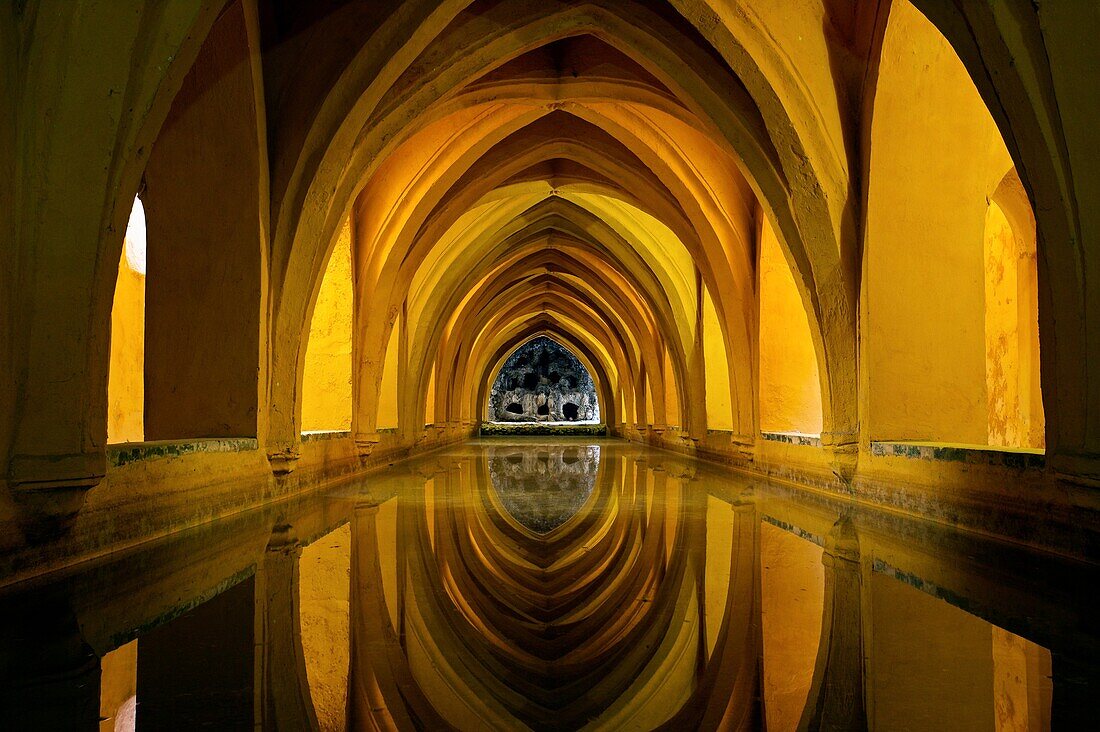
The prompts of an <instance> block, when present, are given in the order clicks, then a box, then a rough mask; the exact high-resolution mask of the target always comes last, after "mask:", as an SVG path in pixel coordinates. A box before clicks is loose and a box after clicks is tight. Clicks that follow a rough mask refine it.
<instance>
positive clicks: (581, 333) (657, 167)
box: [271, 2, 854, 444]
mask: <svg viewBox="0 0 1100 732" xmlns="http://www.w3.org/2000/svg"><path fill="white" fill-rule="evenodd" d="M409 6H410V7H409V13H410V17H409V18H408V19H410V20H411V17H412V15H415V12H414V11H413V8H415V7H418V6H417V4H416V3H412V4H409ZM449 8H450V6H449V5H447V4H443V5H442V6H441V7H440V8H439V9H438V11H437V12H436V13H434V14H432V15H431V16H430V17H429V18H424V19H421V20H420V23H421V26H420V29H419V32H418V33H416V34H414V35H413V36H412V39H411V40H410V41H409V43H410V47H407V48H405V49H403V52H405V53H413V52H414V51H415V55H414V57H413V60H412V61H411V62H410V63H408V64H407V65H406V66H405V68H404V70H403V71H402V72H401V73H400V74H397V75H396V76H395V77H393V78H388V77H387V76H386V74H384V73H377V74H376V76H375V80H374V83H373V84H371V85H363V84H361V83H359V84H357V83H356V81H355V76H354V74H347V73H345V74H344V75H343V76H341V77H340V78H339V80H338V81H337V82H335V83H334V84H333V85H332V89H331V90H330V92H329V94H328V96H327V98H326V99H325V100H319V102H318V104H319V106H318V115H317V117H316V118H314V119H313V120H312V121H311V122H310V124H309V125H308V128H307V129H308V134H307V135H306V138H305V140H304V143H305V148H304V149H303V155H304V156H306V157H303V158H302V159H301V160H300V162H299V163H298V164H297V165H296V166H295V174H294V175H293V176H291V177H290V178H288V179H287V180H286V185H287V191H286V195H287V196H288V197H290V198H289V199H288V200H294V198H295V197H298V196H300V198H298V199H297V200H298V204H299V205H295V206H291V207H287V208H284V209H282V210H280V211H279V214H278V216H277V218H276V229H275V231H274V232H273V247H274V249H273V258H274V264H275V265H276V270H275V271H276V273H277V274H276V276H279V277H281V278H283V284H282V287H281V293H282V295H281V297H280V298H279V300H278V301H276V302H275V303H274V307H275V311H274V314H275V322H274V326H275V327H276V329H277V333H279V332H284V333H285V334H286V335H285V337H286V338H290V339H293V338H299V339H300V334H301V333H302V332H303V331H304V330H305V329H307V328H308V323H309V318H310V315H311V313H310V310H309V307H308V304H309V303H311V302H312V300H313V298H314V297H315V296H316V290H317V288H318V287H319V276H318V273H319V272H320V271H322V269H323V267H322V265H323V264H324V262H325V260H326V258H327V256H328V251H329V250H330V248H331V246H332V245H333V243H334V241H335V239H336V235H337V233H338V231H339V228H340V226H341V222H343V221H344V220H345V219H347V218H348V217H349V216H350V217H351V220H352V222H353V229H354V236H353V242H354V270H355V297H356V303H357V306H356V312H357V315H356V322H355V325H354V334H355V343H356V352H355V358H354V377H353V378H354V380H355V394H356V400H355V408H354V415H353V432H354V433H355V434H356V435H357V436H358V437H359V438H360V439H362V440H365V441H367V442H369V441H371V440H372V439H376V438H374V437H372V436H373V435H375V434H376V433H377V430H378V429H379V427H378V425H379V424H380V421H379V419H380V418H379V405H380V403H381V402H382V401H384V400H385V399H386V397H385V395H384V394H385V393H387V392H388V390H389V389H390V388H391V387H390V386H388V385H386V384H383V380H384V375H385V371H386V364H387V354H388V353H390V349H393V348H395V347H396V348H400V349H401V357H400V359H401V372H402V377H401V386H400V388H399V389H398V401H397V404H398V406H397V410H398V414H397V418H396V421H397V423H398V424H399V430H403V431H409V430H418V429H419V428H420V425H423V424H425V423H426V415H427V414H428V413H430V414H431V417H432V419H431V420H427V421H428V422H434V423H435V424H457V423H468V422H470V421H472V420H478V419H480V418H481V417H482V416H483V414H482V413H483V404H484V395H485V389H486V385H487V383H488V382H489V380H490V379H491V375H492V369H494V368H496V367H498V366H499V361H500V359H501V354H502V353H504V352H508V351H510V350H514V348H515V347H517V346H518V345H519V344H520V342H522V340H523V339H526V338H530V337H531V336H532V335H533V334H535V333H550V332H553V333H554V334H555V335H557V336H559V337H561V338H562V339H563V342H568V343H569V344H570V347H575V348H576V350H577V352H578V354H580V355H581V356H582V357H583V358H585V359H586V360H588V361H589V363H590V365H591V367H592V373H593V375H594V377H595V378H596V380H597V382H598V384H599V386H598V388H599V390H600V394H601V398H602V399H603V403H604V404H605V405H607V411H606V414H607V415H608V418H612V417H613V419H614V420H616V422H617V424H618V425H622V426H623V427H626V426H628V425H629V426H630V427H633V426H634V425H635V424H637V425H643V424H648V423H650V422H652V424H653V425H655V426H657V427H658V428H664V427H665V426H666V425H667V426H675V427H678V428H680V429H682V430H683V431H684V433H685V434H687V435H693V436H695V437H699V436H702V435H704V434H705V433H706V431H707V429H708V428H711V429H713V428H715V427H719V426H720V427H721V428H723V429H727V430H729V431H730V432H731V433H732V434H734V435H735V436H737V435H740V436H743V437H742V439H746V440H747V439H751V435H753V434H755V432H756V429H757V427H756V419H757V418H756V414H755V398H754V393H753V379H754V370H755V367H756V366H755V364H756V358H755V329H756V313H755V308H756V304H755V302H756V301H755V295H754V292H755V277H756V274H755V259H756V256H757V253H756V251H755V241H756V236H757V231H758V228H759V226H760V217H762V216H765V217H767V218H769V219H770V221H771V225H772V226H773V227H774V229H775V230H776V231H777V232H779V234H780V240H781V241H782V244H783V247H784V250H785V252H786V256H787V257H788V259H789V261H790V262H791V263H792V265H794V266H795V268H796V271H797V277H796V282H797V284H798V286H799V289H800V291H801V293H802V297H803V301H804V305H805V308H806V310H807V313H808V315H809V320H810V322H811V332H812V333H813V336H812V337H813V339H814V343H815V350H816V352H817V355H818V359H819V361H820V362H821V363H823V364H825V365H827V364H828V361H829V358H830V357H841V356H842V354H841V352H842V351H844V349H846V348H849V347H850V342H851V338H850V335H844V334H850V331H851V328H852V322H851V319H852V308H851V304H850V301H849V298H850V293H851V285H850V284H845V282H844V279H843V277H842V276H841V275H840V272H841V253H840V251H839V249H838V247H837V245H836V243H835V242H836V240H837V235H836V227H835V221H834V218H835V217H832V216H831V215H830V214H829V212H828V211H826V210H824V209H823V208H822V202H823V201H822V199H821V197H820V196H817V197H815V198H814V200H813V201H812V202H808V203H807V205H805V206H798V205H797V203H798V199H799V197H800V195H802V193H803V192H804V190H803V185H802V184H803V183H804V182H805V180H806V177H807V176H808V175H810V176H812V175H813V173H812V171H811V170H810V169H809V168H807V167H806V166H805V165H802V166H801V168H800V170H799V171H798V181H797V184H795V185H792V184H791V182H790V180H789V178H790V176H789V173H788V172H787V171H786V170H785V167H784V162H783V160H782V157H783V156H782V155H781V154H780V152H779V150H780V148H782V149H783V150H789V149H790V147H791V144H792V140H790V139H785V140H784V141H783V145H782V146H779V147H777V145H776V140H775V139H774V132H775V131H774V130H770V129H769V127H768V124H767V122H766V120H765V116H764V114H763V113H762V112H761V110H760V108H759V103H758V101H757V100H756V99H754V98H753V95H752V94H750V93H749V90H748V89H747V88H746V86H745V85H744V83H743V82H742V80H741V78H740V77H739V76H738V75H737V74H735V73H734V70H733V69H732V68H731V67H730V65H729V64H728V63H727V62H726V61H725V60H724V59H722V58H721V57H720V56H719V55H718V54H717V52H716V51H715V49H714V48H713V47H712V46H711V44H710V43H708V42H707V40H706V39H704V38H703V37H701V36H700V34H699V33H698V31H697V30H696V28H694V27H693V26H692V25H691V24H689V23H687V22H685V19H684V18H683V17H682V16H680V15H679V14H678V13H677V12H675V11H674V10H673V9H672V8H670V7H668V6H665V5H661V4H657V3H601V2H596V3H576V4H574V3H551V4H545V3H529V4H525V3H518V4H508V7H507V8H505V7H503V5H502V4H500V3H473V4H471V5H469V6H467V7H465V8H463V9H461V10H459V11H457V12H454V13H447V12H445V11H446V10H448V9H449ZM395 61H396V57H395ZM395 68H396V64H395ZM347 71H350V67H349V69H347ZM757 73H759V72H757ZM383 81H385V86H380V84H382V82H383ZM326 124H329V126H326ZM314 145H315V146H316V148H315V149H316V151H317V154H309V153H308V150H309V149H310V148H311V146H314ZM278 183H279V182H278V181H273V184H275V185H278ZM815 216H816V217H817V218H816V219H815V218H814V217H815ZM819 280H820V282H818V281H819ZM825 303H828V307H827V308H826V307H823V305H824V304H825ZM303 304H304V305H306V306H305V307H303ZM707 308H713V311H714V313H715V314H716V317H715V318H714V319H713V322H710V323H708V324H707V326H706V327H707V328H709V329H710V330H711V331H715V330H716V331H718V332H710V333H708V336H709V337H710V338H711V339H715V340H717V341H719V342H720V343H721V344H722V345H721V347H720V349H721V350H720V351H719V353H721V356H720V357H719V356H717V355H716V354H715V353H714V352H713V350H712V351H711V353H710V354H709V355H710V358H711V360H712V361H713V363H712V364H711V365H710V368H711V369H712V370H718V369H720V370H721V371H722V372H723V373H724V374H727V375H728V376H725V377H724V380H723V381H722V382H721V387H720V388H722V389H723V390H725V389H726V388H728V390H729V394H723V395H722V398H721V402H722V404H728V411H729V414H728V415H727V414H723V415H720V417H719V419H720V422H721V424H720V425H715V424H711V423H710V422H711V421H713V418H714V415H713V408H712V409H711V413H712V414H711V419H710V420H708V410H707V408H706V403H707V394H706V388H707V375H706V370H707V363H706V354H705V353H704V350H705V349H704V347H703V341H704V338H705V337H707V336H704V333H703V328H704V316H705V312H704V311H705V310H706V309H707ZM707 312H709V310H708V311H707ZM830 332H831V333H833V337H832V341H833V343H834V344H835V345H832V346H830V345H828V342H829V337H828V336H827V334H828V333H830ZM395 333H396V334H397V335H396V336H395ZM299 342H301V340H299ZM842 342H847V343H849V345H848V346H844V345H841V343H842ZM304 348H305V345H304V343H303V346H302V347H301V348H300V349H298V351H297V352H291V353H288V354H287V355H285V356H280V355H278V354H276V355H275V361H274V362H273V367H274V373H273V375H272V376H273V379H274V382H275V383H276V384H284V385H293V384H300V382H301V379H302V378H303V377H302V370H303V361H304V359H303V353H304ZM849 355H850V354H849ZM389 358H390V359H391V360H392V358H393V356H392V354H390V356H389ZM715 359H717V360H715ZM819 372H820V374H821V375H822V376H821V378H822V394H823V395H826V396H825V397H824V401H825V404H824V405H823V410H824V414H825V422H826V431H833V430H834V429H835V428H836V426H835V425H834V424H833V420H834V411H836V417H835V418H836V419H839V420H840V421H841V423H842V424H841V426H840V428H839V429H840V431H841V432H850V431H851V430H852V429H853V428H854V425H853V424H851V419H852V415H851V414H850V405H849V406H844V405H845V404H847V402H848V401H849V400H852V399H853V398H854V394H848V395H847V396H844V397H843V398H841V400H840V404H841V406H839V407H838V408H837V410H834V409H833V408H832V407H831V400H833V399H834V397H833V396H828V395H832V394H833V393H834V392H835V391H836V389H834V388H833V385H832V384H831V383H830V379H829V374H830V372H829V369H828V368H827V367H826V368H821V369H820V371H819ZM444 374H445V375H451V374H453V375H454V377H455V378H453V379H449V378H448V379H444V378H442V377H441V375H444ZM712 381H713V380H712ZM852 387H853V384H852V383H850V380H848V379H845V380H844V383H843V384H841V385H840V386H838V387H837V388H838V389H841V390H844V389H851V388H852ZM287 398H288V399H290V400H291V402H292V403H293V402H294V401H295V398H294V396H293V394H288V395H287ZM278 402H279V395H278V394H273V403H274V404H275V405H276V410H275V412H274V415H275V420H274V421H273V423H272V425H271V430H272V438H273V440H275V441H276V442H275V444H277V441H278V439H279V438H280V436H281V435H282V436H284V437H282V439H285V440H288V441H291V442H292V441H293V436H294V435H296V434H297V433H298V431H299V430H298V429H297V427H296V425H295V424H294V423H293V422H291V421H289V419H290V418H291V417H292V416H293V414H294V411H293V410H291V409H288V410H286V411H283V410H280V409H278V408H277V405H278ZM279 415H284V419H286V420H287V421H286V422H285V423H283V424H280V418H279ZM383 421H385V422H387V423H388V422H392V418H389V419H387V420H383Z"/></svg>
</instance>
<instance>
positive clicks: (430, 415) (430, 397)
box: [424, 369, 435, 426]
mask: <svg viewBox="0 0 1100 732" xmlns="http://www.w3.org/2000/svg"><path fill="white" fill-rule="evenodd" d="M425 399H426V402H425V409H424V424H425V426H427V425H432V424H435V369H432V375H431V376H429V377H428V394H427V396H426V397H425Z"/></svg>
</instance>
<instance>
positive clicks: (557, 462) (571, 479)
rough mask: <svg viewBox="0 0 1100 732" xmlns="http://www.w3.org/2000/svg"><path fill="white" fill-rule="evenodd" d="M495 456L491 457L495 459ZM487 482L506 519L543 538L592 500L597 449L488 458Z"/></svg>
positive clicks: (555, 449) (547, 450)
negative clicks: (512, 520) (494, 493)
mask: <svg viewBox="0 0 1100 732" xmlns="http://www.w3.org/2000/svg"><path fill="white" fill-rule="evenodd" d="M495 452H496V451H494V453H495ZM488 464H489V479H490V481H491V483H492V486H493V489H494V490H495V491H496V493H497V495H498V496H499V497H500V502H501V504H502V505H503V506H504V509H505V510H506V511H507V512H508V514H509V515H510V516H511V517H512V518H514V519H515V520H516V521H518V522H519V523H520V525H522V526H523V527H524V528H527V529H529V530H531V531H533V532H535V533H536V534H548V533H550V532H551V531H553V530H554V529H556V528H558V527H559V526H561V525H562V524H564V523H565V522H567V521H568V520H569V519H570V518H572V517H573V516H575V515H576V514H577V512H578V511H580V510H581V508H582V507H583V506H584V504H585V503H586V502H587V501H588V498H589V496H591V495H592V490H593V488H594V487H595V485H596V474H597V472H598V470H599V467H600V448H599V446H598V445H586V446H584V447H555V446H551V447H547V448H544V449H542V450H540V451H539V452H538V453H537V454H532V452H531V451H528V450H519V449H518V448H517V449H516V451H515V452H509V453H508V454H506V455H500V454H492V453H491V454H490V456H489V459H488Z"/></svg>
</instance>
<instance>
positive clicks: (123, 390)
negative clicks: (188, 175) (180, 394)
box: [107, 244, 145, 442]
mask: <svg viewBox="0 0 1100 732" xmlns="http://www.w3.org/2000/svg"><path fill="white" fill-rule="evenodd" d="M126 246H130V244H127V245H126ZM107 409H108V413H107V442H141V441H142V440H143V439H145V274H144V273H143V272H137V271H135V270H134V268H133V266H132V265H131V263H130V259H129V258H128V257H127V253H126V249H125V247H124V248H123V252H122V261H121V262H120V263H119V266H118V282H117V283H116V284H115V299H114V307H112V308H111V371H110V378H109V380H108V382H107Z"/></svg>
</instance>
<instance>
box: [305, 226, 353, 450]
mask: <svg viewBox="0 0 1100 732" xmlns="http://www.w3.org/2000/svg"><path fill="white" fill-rule="evenodd" d="M352 297H353V295H352V278H351V220H350V219H349V220H348V221H347V222H346V223H345V224H344V226H343V228H341V229H340V236H339V238H338V239H337V240H336V246H335V248H334V249H333V250H332V255H331V256H330V258H329V262H328V268H327V269H326V270H325V276H324V279H323V280H322V281H321V291H320V292H319V293H318V295H317V304H316V305H315V306H314V309H313V320H312V322H311V324H310V329H309V344H308V345H307V346H306V365H305V377H304V378H303V380H302V431H303V432H309V431H314V430H347V429H350V428H351V369H352V365H351V329H352V323H351V321H352V302H353V301H352Z"/></svg>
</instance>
